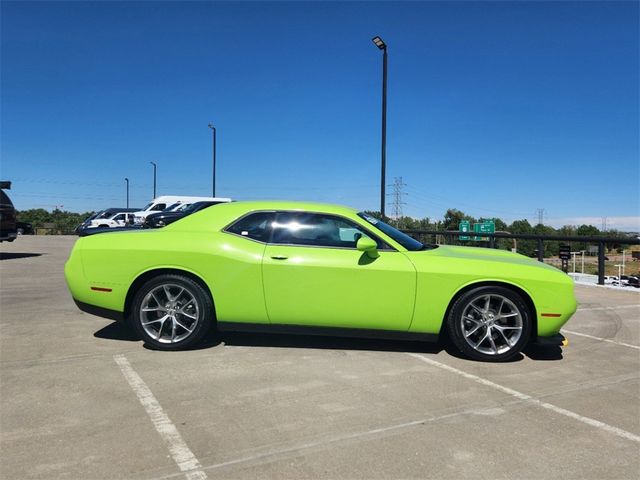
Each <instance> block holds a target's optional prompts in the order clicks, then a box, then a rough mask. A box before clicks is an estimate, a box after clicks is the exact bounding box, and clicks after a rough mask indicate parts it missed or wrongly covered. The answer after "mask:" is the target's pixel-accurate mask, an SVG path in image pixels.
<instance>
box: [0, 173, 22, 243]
mask: <svg viewBox="0 0 640 480" xmlns="http://www.w3.org/2000/svg"><path fill="white" fill-rule="evenodd" d="M10 188H11V182H7V181H3V182H0V242H13V241H14V240H15V239H16V237H17V236H18V229H17V225H16V209H15V208H14V207H13V202H12V201H11V199H10V198H9V196H8V195H7V194H6V193H5V190H9V189H10Z"/></svg>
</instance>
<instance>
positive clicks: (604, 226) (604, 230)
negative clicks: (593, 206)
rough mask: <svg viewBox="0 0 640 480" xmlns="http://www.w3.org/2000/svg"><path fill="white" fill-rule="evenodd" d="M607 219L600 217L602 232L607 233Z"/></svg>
mask: <svg viewBox="0 0 640 480" xmlns="http://www.w3.org/2000/svg"><path fill="white" fill-rule="evenodd" d="M607 220H608V218H607V217H602V231H603V232H606V231H607Z"/></svg>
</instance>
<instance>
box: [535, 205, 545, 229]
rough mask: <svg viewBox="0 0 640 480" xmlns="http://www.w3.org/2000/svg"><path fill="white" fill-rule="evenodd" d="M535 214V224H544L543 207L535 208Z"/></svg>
mask: <svg viewBox="0 0 640 480" xmlns="http://www.w3.org/2000/svg"><path fill="white" fill-rule="evenodd" d="M536 216H537V217H538V223H537V224H536V225H544V208H537V209H536Z"/></svg>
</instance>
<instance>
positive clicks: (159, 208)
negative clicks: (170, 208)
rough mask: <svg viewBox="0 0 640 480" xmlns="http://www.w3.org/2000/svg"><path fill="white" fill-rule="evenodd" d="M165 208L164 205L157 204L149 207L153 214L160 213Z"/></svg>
mask: <svg viewBox="0 0 640 480" xmlns="http://www.w3.org/2000/svg"><path fill="white" fill-rule="evenodd" d="M166 206H167V204H166V203H159V204H157V205H154V206H153V207H151V210H153V211H154V212H160V211H162V210H164V209H165V207H166Z"/></svg>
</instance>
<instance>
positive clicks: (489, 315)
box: [446, 286, 533, 362]
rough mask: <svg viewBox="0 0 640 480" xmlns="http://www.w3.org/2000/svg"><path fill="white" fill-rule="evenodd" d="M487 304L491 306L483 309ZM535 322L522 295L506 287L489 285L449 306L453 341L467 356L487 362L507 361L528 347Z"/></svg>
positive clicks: (449, 327)
mask: <svg viewBox="0 0 640 480" xmlns="http://www.w3.org/2000/svg"><path fill="white" fill-rule="evenodd" d="M487 298H489V304H488V307H486V305H487ZM503 299H504V300H503ZM478 302H480V304H479V303H478ZM505 305H506V308H505ZM478 306H480V308H478ZM485 308H488V310H487V311H486V313H482V312H483V311H484V310H485ZM498 309H500V311H497V310H498ZM501 313H502V315H505V317H502V316H501ZM463 316H464V318H463ZM532 322H533V319H532V314H531V312H530V310H529V307H528V305H527V304H526V302H525V301H524V300H523V298H522V296H521V295H519V294H518V293H516V292H514V291H513V290H510V289H508V288H505V287H497V286H485V287H477V288H474V289H472V290H469V291H468V292H465V293H464V294H463V295H461V296H460V297H458V298H457V299H456V301H455V303H454V304H453V305H452V307H451V309H450V310H449V316H448V317H447V320H446V328H447V332H448V335H449V338H450V339H451V342H452V343H453V345H454V346H455V347H456V348H457V349H458V350H459V351H460V352H461V353H462V354H464V355H465V356H467V357H469V358H471V359H473V360H480V361H484V362H504V361H507V360H510V359H512V358H513V357H515V356H516V355H518V354H519V353H520V352H521V351H522V349H523V348H524V347H525V345H526V344H527V342H528V341H529V338H530V336H531V328H532ZM474 329H475V330H474Z"/></svg>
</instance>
